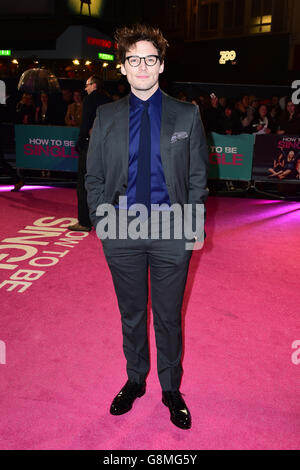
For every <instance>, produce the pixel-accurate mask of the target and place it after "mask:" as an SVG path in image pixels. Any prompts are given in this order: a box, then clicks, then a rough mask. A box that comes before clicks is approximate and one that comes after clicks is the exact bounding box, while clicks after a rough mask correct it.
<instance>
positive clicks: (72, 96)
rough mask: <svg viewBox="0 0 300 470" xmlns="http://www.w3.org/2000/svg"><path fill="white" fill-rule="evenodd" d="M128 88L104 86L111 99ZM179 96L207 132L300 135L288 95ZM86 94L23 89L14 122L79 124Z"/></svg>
mask: <svg viewBox="0 0 300 470" xmlns="http://www.w3.org/2000/svg"><path fill="white" fill-rule="evenodd" d="M126 92H127V90H126V87H125V86H122V83H120V85H118V88H117V91H114V92H112V93H108V92H107V91H106V90H105V89H104V88H102V90H101V93H102V94H103V95H105V96H107V97H108V98H109V99H110V100H112V101H114V100H117V99H119V98H121V97H123V96H124V95H125V94H126ZM176 97H177V98H178V99H179V100H181V101H191V102H192V103H194V104H195V105H197V106H198V107H199V110H200V113H201V116H202V121H203V124H204V128H205V130H206V133H210V132H216V133H218V134H229V135H234V134H288V135H300V113H299V110H298V109H297V106H296V105H295V104H294V103H293V102H292V101H291V100H290V99H288V98H287V97H281V98H280V97H278V96H273V97H272V98H271V99H258V98H257V97H256V96H254V95H250V96H249V95H244V96H241V97H240V98H238V99H236V100H233V99H228V98H227V97H225V96H220V97H218V96H216V95H215V94H214V93H212V94H211V95H201V96H197V97H193V98H188V97H187V96H186V94H185V93H184V92H179V93H178V94H177V96H176ZM83 98H84V93H83V91H82V90H80V89H75V90H73V91H72V90H70V89H68V88H63V89H62V93H61V97H60V98H59V99H58V97H53V96H51V95H50V96H49V95H48V94H47V93H46V92H44V91H42V92H41V93H40V94H39V95H38V96H37V97H35V98H34V97H33V96H32V95H31V94H29V93H24V94H23V95H22V97H21V99H20V101H19V102H18V104H17V106H16V112H15V122H16V123H20V124H39V125H43V124H46V125H60V126H61V125H66V126H73V127H80V123H81V117H82V103H83Z"/></svg>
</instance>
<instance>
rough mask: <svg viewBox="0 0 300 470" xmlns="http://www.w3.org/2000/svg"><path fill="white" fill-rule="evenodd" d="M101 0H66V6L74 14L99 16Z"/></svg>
mask: <svg viewBox="0 0 300 470" xmlns="http://www.w3.org/2000/svg"><path fill="white" fill-rule="evenodd" d="M103 3H104V2H103V0H68V6H69V9H70V10H71V12H72V13H74V14H75V15H83V16H93V17H100V16H101V13H102V7H103Z"/></svg>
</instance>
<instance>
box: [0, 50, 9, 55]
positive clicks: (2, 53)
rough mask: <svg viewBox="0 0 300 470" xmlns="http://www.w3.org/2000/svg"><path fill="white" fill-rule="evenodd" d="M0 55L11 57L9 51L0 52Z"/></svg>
mask: <svg viewBox="0 0 300 470" xmlns="http://www.w3.org/2000/svg"><path fill="white" fill-rule="evenodd" d="M0 55H11V51H0Z"/></svg>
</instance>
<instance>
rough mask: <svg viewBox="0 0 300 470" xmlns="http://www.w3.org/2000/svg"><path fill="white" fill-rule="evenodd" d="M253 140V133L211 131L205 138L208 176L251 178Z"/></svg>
mask: <svg viewBox="0 0 300 470" xmlns="http://www.w3.org/2000/svg"><path fill="white" fill-rule="evenodd" d="M254 141H255V136H253V135H248V134H241V135H220V134H216V133H215V132H212V133H211V134H210V136H208V139H207V143H208V151H209V169H208V178H211V179H229V180H245V181H249V180H251V171H252V159H253V147H254Z"/></svg>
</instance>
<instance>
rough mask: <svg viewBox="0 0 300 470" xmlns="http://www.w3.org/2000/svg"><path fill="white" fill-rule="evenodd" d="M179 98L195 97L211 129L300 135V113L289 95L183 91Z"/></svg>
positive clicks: (231, 132) (224, 131) (206, 124)
mask: <svg viewBox="0 0 300 470" xmlns="http://www.w3.org/2000/svg"><path fill="white" fill-rule="evenodd" d="M177 98H178V99H180V100H182V101H191V102H192V103H194V104H195V105H197V106H198V107H199V109H200V113H201V116H202V120H203V124H204V128H205V130H206V132H207V133H210V132H217V133H218V134H229V135H234V134H288V135H300V113H299V110H298V108H297V106H296V105H295V104H294V103H293V102H292V101H291V100H290V99H289V98H287V97H281V98H280V97H278V96H273V97H272V98H271V99H258V98H257V97H256V96H253V95H250V96H249V95H244V96H241V97H240V98H239V99H237V100H232V99H228V98H227V97H225V96H222V97H217V96H216V95H215V94H214V93H212V94H211V95H210V96H202V95H201V96H198V97H195V98H193V99H191V100H188V98H187V96H186V95H185V94H184V93H183V92H180V93H179V94H178V95H177Z"/></svg>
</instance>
